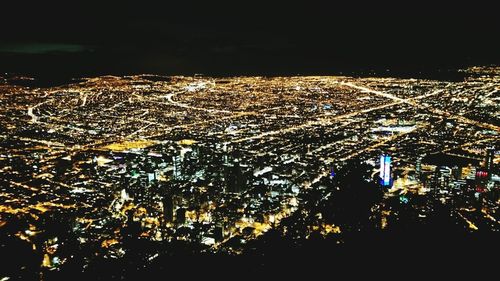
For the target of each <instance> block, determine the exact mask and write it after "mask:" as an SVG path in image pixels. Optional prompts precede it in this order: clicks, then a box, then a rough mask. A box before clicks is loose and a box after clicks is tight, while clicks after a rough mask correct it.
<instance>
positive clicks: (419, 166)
mask: <svg viewBox="0 0 500 281" xmlns="http://www.w3.org/2000/svg"><path fill="white" fill-rule="evenodd" d="M415 173H416V174H417V178H420V176H421V175H422V158H418V159H417V163H416V164H415Z"/></svg>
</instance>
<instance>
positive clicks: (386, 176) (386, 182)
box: [380, 154, 392, 186]
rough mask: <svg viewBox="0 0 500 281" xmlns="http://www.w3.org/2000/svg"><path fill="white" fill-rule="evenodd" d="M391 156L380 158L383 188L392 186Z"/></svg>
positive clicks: (385, 155)
mask: <svg viewBox="0 0 500 281" xmlns="http://www.w3.org/2000/svg"><path fill="white" fill-rule="evenodd" d="M391 181H392V180H391V156H389V155H387V154H384V155H382V156H380V183H381V185H382V186H390V185H391Z"/></svg>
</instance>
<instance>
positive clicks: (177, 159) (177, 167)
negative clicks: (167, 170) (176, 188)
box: [172, 155, 182, 180]
mask: <svg viewBox="0 0 500 281" xmlns="http://www.w3.org/2000/svg"><path fill="white" fill-rule="evenodd" d="M172 162H173V166H174V170H173V174H172V176H173V178H174V180H177V179H180V177H181V175H182V173H181V168H182V167H181V166H182V159H181V156H180V155H176V156H173V157H172Z"/></svg>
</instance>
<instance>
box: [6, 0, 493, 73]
mask: <svg viewBox="0 0 500 281" xmlns="http://www.w3.org/2000/svg"><path fill="white" fill-rule="evenodd" d="M13 2H15V3H12V4H4V3H2V17H0V24H1V25H2V35H1V37H0V71H2V72H16V73H22V74H31V75H38V76H44V77H60V76H88V75H90V76H92V75H101V74H136V73H158V74H184V75H192V74H195V73H202V74H206V75H241V74H243V75H253V74H258V75H294V74H302V75H305V74H319V75H326V74H338V73H342V72H349V71H354V72H356V71H361V72H362V71H366V70H370V69H374V70H377V71H381V70H384V71H385V69H390V70H391V71H401V72H419V71H426V70H429V69H433V70H435V69H447V68H456V67H463V66H467V65H477V64H481V65H484V64H499V63H500V44H499V41H500V40H499V37H500V36H499V35H500V24H499V21H498V15H495V12H497V10H496V9H495V8H494V7H493V6H494V4H484V3H479V2H471V3H468V4H467V5H461V4H458V3H453V2H452V3H449V4H440V5H436V4H433V3H431V2H420V1H419V2H417V1H414V4H411V3H410V4H409V3H401V4H399V5H398V4H396V3H385V4H384V3H376V4H369V5H368V4H365V3H363V2H373V1H357V2H356V1H350V4H338V3H331V2H334V1H304V3H307V4H291V3H287V2H284V1H283V2H279V3H276V2H275V3H274V4H272V5H270V4H269V3H265V2H264V1H233V3H232V4H227V3H226V4H222V3H220V4H213V3H210V4H207V3H205V4H200V3H194V2H192V1H179V2H182V3H183V4H179V3H175V4H173V3H169V2H172V1H164V4H161V5H160V4H157V3H154V2H152V1H149V2H148V1H101V2H107V4H102V3H98V2H97V1H64V2H62V1H13ZM31 2H35V3H36V4H33V3H31ZM158 2H159V1H158ZM205 2H208V1H205ZM268 2H270V1H268ZM400 2H403V1H400ZM450 2H451V1H450ZM490 2H493V1H490ZM75 3H76V4H75ZM325 3H329V4H325Z"/></svg>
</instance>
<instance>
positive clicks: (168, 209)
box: [162, 194, 175, 222]
mask: <svg viewBox="0 0 500 281" xmlns="http://www.w3.org/2000/svg"><path fill="white" fill-rule="evenodd" d="M162 203H163V217H164V218H165V221H166V222H174V213H175V205H174V200H173V198H172V195H170V194H169V195H166V196H165V197H163V202H162Z"/></svg>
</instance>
